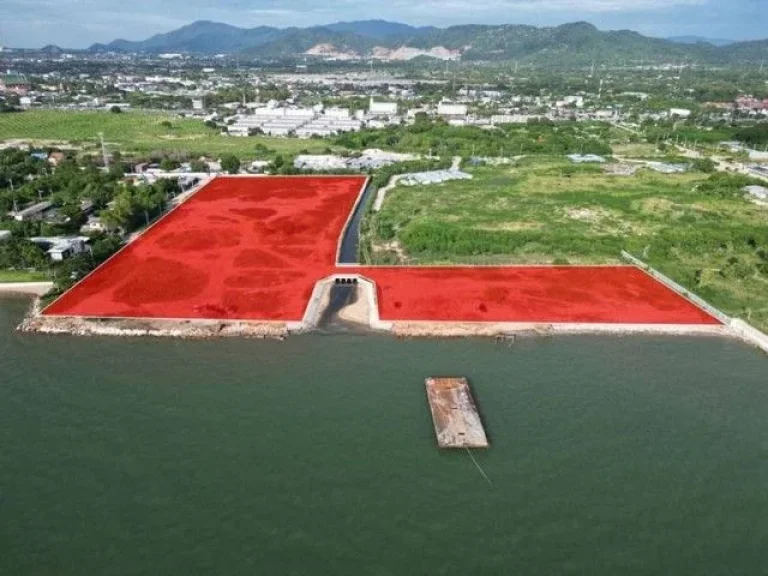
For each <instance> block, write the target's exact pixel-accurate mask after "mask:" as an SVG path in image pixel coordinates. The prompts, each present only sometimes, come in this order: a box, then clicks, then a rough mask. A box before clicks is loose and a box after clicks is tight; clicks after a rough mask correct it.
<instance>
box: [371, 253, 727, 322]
mask: <svg viewBox="0 0 768 576" xmlns="http://www.w3.org/2000/svg"><path fill="white" fill-rule="evenodd" d="M360 273H361V274H363V275H364V276H366V277H368V278H370V279H372V280H374V281H375V282H376V285H377V287H378V291H379V293H378V298H379V315H380V317H381V319H382V320H390V321H391V320H401V321H437V322H440V321H443V322H545V323H568V322H573V323H606V324H615V323H620V324H718V323H719V322H718V321H717V320H715V319H714V318H713V317H712V316H710V315H709V314H707V313H706V312H704V311H703V310H701V309H700V308H698V307H697V306H695V305H694V304H692V303H691V302H689V301H688V300H686V299H685V298H683V297H682V296H680V295H678V294H677V293H675V292H673V291H672V290H670V289H669V288H667V287H666V286H664V285H663V284H661V283H659V282H658V281H656V280H655V279H653V278H652V277H650V276H648V275H647V274H646V273H645V272H643V271H642V270H640V269H638V268H635V267H632V266H539V267H537V266H515V267H445V268H443V267H434V268H411V267H407V268H394V267H385V268H364V269H361V270H360Z"/></svg>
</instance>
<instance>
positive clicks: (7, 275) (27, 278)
mask: <svg viewBox="0 0 768 576" xmlns="http://www.w3.org/2000/svg"><path fill="white" fill-rule="evenodd" d="M47 280H49V277H48V273H47V272H39V271H36V270H0V284H3V283H11V282H45V281H47Z"/></svg>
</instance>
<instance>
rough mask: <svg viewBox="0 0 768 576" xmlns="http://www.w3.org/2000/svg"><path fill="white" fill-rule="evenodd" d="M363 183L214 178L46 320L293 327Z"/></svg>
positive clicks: (326, 270) (327, 268) (327, 267)
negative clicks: (254, 322) (101, 319)
mask: <svg viewBox="0 0 768 576" xmlns="http://www.w3.org/2000/svg"><path fill="white" fill-rule="evenodd" d="M364 184H365V178H364V177H356V176H344V177H311V178H309V177H270V178H265V177H253V178H238V177H229V178H228V177H219V178H216V179H215V180H213V181H212V182H211V183H210V184H208V185H207V186H205V187H204V188H202V189H201V190H199V191H198V192H197V193H196V194H195V195H194V196H192V197H191V198H189V199H188V200H187V201H186V202H184V203H183V204H181V205H180V206H179V207H178V208H176V209H175V210H173V211H172V212H170V213H169V214H168V215H166V216H165V217H164V218H163V219H162V220H160V221H159V222H158V223H157V224H156V225H155V226H153V227H152V228H150V229H149V230H147V231H146V232H145V233H144V234H143V235H142V236H140V237H139V238H138V239H136V240H135V241H134V242H132V243H131V244H129V245H128V246H127V247H126V248H125V249H123V250H122V251H121V252H119V253H118V254H117V255H115V256H114V257H113V258H112V259H110V260H109V261H107V262H106V263H105V264H103V265H102V266H101V267H99V268H98V269H97V270H96V271H94V272H93V273H92V274H91V275H90V276H88V277H87V278H86V279H85V280H84V281H82V282H81V283H79V284H78V285H76V286H75V287H74V288H72V289H71V290H70V291H69V292H67V293H66V294H64V295H63V296H62V297H61V298H59V299H58V300H56V301H55V302H54V303H53V304H51V305H50V306H49V307H48V308H47V309H46V310H45V312H44V314H46V315H58V316H89V317H118V318H119V317H124V318H211V319H247V320H281V321H286V320H301V318H302V316H303V315H304V309H305V308H306V306H307V302H308V301H309V298H310V295H311V294H312V289H313V288H314V285H315V282H316V281H317V280H318V279H320V278H322V277H324V276H327V275H328V274H331V273H332V272H333V269H334V263H335V262H336V251H337V246H338V241H339V238H340V236H341V234H342V230H343V228H344V225H345V223H346V220H347V217H348V215H349V214H350V213H351V212H352V209H353V206H354V205H355V202H356V201H357V198H358V196H359V195H360V194H361V191H362V188H363V185H364Z"/></svg>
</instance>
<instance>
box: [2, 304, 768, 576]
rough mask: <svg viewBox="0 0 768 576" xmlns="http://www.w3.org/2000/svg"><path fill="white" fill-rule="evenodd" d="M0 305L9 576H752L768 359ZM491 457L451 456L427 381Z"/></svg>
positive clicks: (672, 342)
mask: <svg viewBox="0 0 768 576" xmlns="http://www.w3.org/2000/svg"><path fill="white" fill-rule="evenodd" d="M27 307H28V302H27V301H24V300H0V446H2V449H0V543H2V544H1V545H0V550H1V551H2V552H1V553H0V574H9V575H11V574H12V575H41V574H56V575H60V576H63V575H69V574H72V575H82V574H99V575H109V574H201V575H202V574H205V575H210V574H228V575H234V574H249V575H252V574H276V575H283V574H297V575H299V574H300V575H306V574H322V575H326V574H334V575H347V574H349V575H355V576H357V575H367V574H376V575H384V574H392V575H404V574H408V575H410V574H413V575H423V574H461V575H468V574H585V575H586V574H589V575H602V574H605V575H608V574H610V575H615V574H622V575H628V574H637V575H644V576H645V575H648V574H665V575H666V574H675V575H684V574H691V575H693V574H696V575H700V574H723V575H725V574H728V575H734V574H745V575H747V574H748V575H750V576H751V575H754V574H759V573H762V572H763V571H764V569H765V566H766V553H765V546H764V543H765V542H766V541H768V522H766V520H765V518H766V517H768V417H767V415H768V356H765V355H764V354H762V353H760V352H758V351H756V350H753V349H752V348H749V347H748V346H745V345H743V344H741V343H739V342H737V341H734V340H729V339H725V338H686V337H639V336H633V337H625V338H617V337H584V336H579V337H556V338H531V339H518V340H517V341H516V342H515V343H514V344H512V345H511V346H509V345H507V344H497V343H494V342H492V341H489V340H469V339H467V340H445V341H438V340H409V341H399V340H396V339H394V338H391V337H388V336H379V335H364V336H361V335H357V334H333V335H328V334H324V335H305V336H299V337H292V338H289V339H288V340H286V341H284V342H277V341H268V340H267V341H262V340H229V339H224V340H210V341H181V340H165V339H131V338H76V337H65V336H56V337H51V336H42V335H37V334H20V333H17V332H15V331H14V330H13V327H14V326H15V325H16V324H17V323H18V322H19V321H20V320H21V317H22V315H23V313H24V312H25V310H26V309H27ZM430 375H448V376H466V377H467V378H469V380H470V383H471V385H472V388H473V391H474V394H475V397H476V400H477V404H478V406H479V408H480V411H481V413H482V416H483V419H484V423H485V425H486V430H487V432H488V435H489V439H490V442H491V448H490V449H489V450H488V451H476V452H474V453H473V455H474V457H475V458H476V460H477V462H478V463H479V465H480V466H481V467H482V469H483V470H484V471H485V473H486V474H487V476H488V478H489V479H490V482H491V484H490V485H489V484H488V482H486V481H485V479H484V478H483V477H482V476H481V474H480V473H479V472H478V469H477V468H476V467H475V465H474V464H473V462H472V460H470V458H469V456H468V455H467V453H466V452H461V451H459V452H440V451H438V450H437V448H436V443H435V438H434V432H433V429H432V423H431V419H430V415H429V409H428V406H427V402H426V395H425V392H424V377H426V376H430Z"/></svg>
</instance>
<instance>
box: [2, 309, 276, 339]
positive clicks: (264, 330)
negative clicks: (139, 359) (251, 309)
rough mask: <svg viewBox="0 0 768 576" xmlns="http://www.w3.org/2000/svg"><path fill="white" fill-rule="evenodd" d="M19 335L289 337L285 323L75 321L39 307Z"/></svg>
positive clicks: (23, 321)
mask: <svg viewBox="0 0 768 576" xmlns="http://www.w3.org/2000/svg"><path fill="white" fill-rule="evenodd" d="M17 330H19V331H20V332H36V333H38V334H68V335H72V336H123V337H134V336H152V337H164V338H179V339H190V340H191V339H207V338H257V339H265V338H273V339H277V340H282V339H284V338H285V337H287V336H288V327H287V325H286V324H285V323H284V322H248V321H238V320H222V321H217V320H163V319H153V318H135V319H134V318H75V317H62V316H42V315H41V314H40V311H39V304H38V302H37V301H36V302H35V306H33V308H32V309H31V310H30V312H29V313H28V314H27V316H26V317H25V318H24V320H22V322H21V324H19V325H18V327H17Z"/></svg>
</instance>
